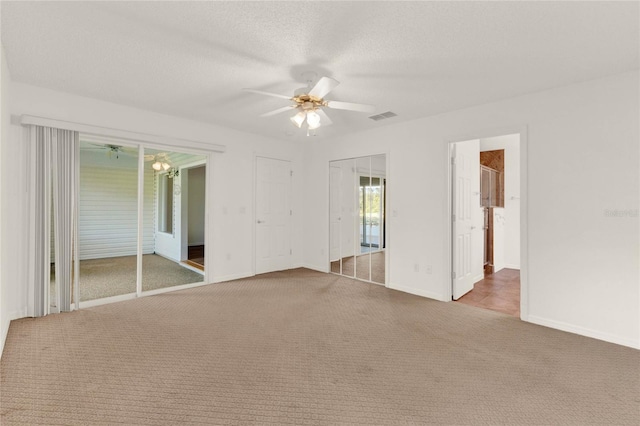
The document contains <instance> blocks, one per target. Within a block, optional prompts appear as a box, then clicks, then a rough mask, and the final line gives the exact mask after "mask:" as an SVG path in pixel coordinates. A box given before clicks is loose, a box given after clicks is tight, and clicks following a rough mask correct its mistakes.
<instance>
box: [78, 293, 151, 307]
mask: <svg viewBox="0 0 640 426" xmlns="http://www.w3.org/2000/svg"><path fill="white" fill-rule="evenodd" d="M137 297H138V296H137V295H136V294H135V293H127V294H119V295H117V296H111V297H103V298H101V299H95V300H87V301H82V300H81V301H80V302H81V303H82V309H86V308H92V307H94V306H100V305H107V304H109V303H114V302H124V301H125V300H133V299H136V298H137ZM74 305H75V303H74ZM74 308H75V306H74Z"/></svg>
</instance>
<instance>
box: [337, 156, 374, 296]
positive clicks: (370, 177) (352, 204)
mask: <svg viewBox="0 0 640 426" xmlns="http://www.w3.org/2000/svg"><path fill="white" fill-rule="evenodd" d="M385 194H386V156H385V155H376V156H368V157H359V158H351V159H345V160H337V161H332V162H330V164H329V247H330V249H329V252H330V253H329V254H330V271H331V272H333V273H336V274H340V275H345V276H348V277H353V278H357V279H359V280H363V281H371V282H375V283H379V284H385V275H386V274H385V267H386V266H385V265H386V262H385V249H386V229H385V228H386V226H385V225H386V215H385V210H386V201H385Z"/></svg>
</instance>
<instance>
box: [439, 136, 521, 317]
mask: <svg viewBox="0 0 640 426" xmlns="http://www.w3.org/2000/svg"><path fill="white" fill-rule="evenodd" d="M512 134H518V135H519V136H520V319H522V320H523V321H528V320H529V232H528V229H529V219H528V212H529V207H528V203H529V193H528V188H529V186H528V170H527V164H528V158H527V154H528V138H527V134H528V128H527V126H526V125H523V126H512V127H505V128H499V129H489V130H479V131H477V132H475V133H472V134H466V135H458V136H454V137H450V138H448V139H446V140H445V143H446V149H445V150H444V151H445V154H446V159H445V161H446V165H447V166H446V178H445V179H444V180H445V185H446V191H445V193H446V197H447V202H446V203H445V205H444V217H445V222H446V223H448V224H449V227H448V232H446V234H445V265H444V271H447V272H446V273H445V274H444V280H443V291H442V294H443V295H444V296H445V300H444V301H447V302H450V301H451V296H452V294H453V292H452V278H451V276H452V275H451V273H452V271H453V256H452V253H451V250H452V248H453V241H452V235H453V233H452V226H453V224H452V220H451V218H452V214H453V212H452V208H451V202H452V185H451V172H452V166H451V149H452V144H453V143H456V142H464V141H467V140H471V139H484V138H490V137H496V136H503V135H512ZM447 295H448V296H447Z"/></svg>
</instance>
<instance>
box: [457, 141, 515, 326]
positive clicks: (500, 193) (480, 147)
mask: <svg viewBox="0 0 640 426" xmlns="http://www.w3.org/2000/svg"><path fill="white" fill-rule="evenodd" d="M450 148H451V149H450V152H451V159H452V160H451V201H452V202H451V211H452V215H451V232H452V237H451V247H452V251H451V258H452V286H451V287H452V290H451V293H452V299H453V300H455V301H457V302H459V303H464V304H467V305H471V306H476V307H480V308H484V309H490V310H494V311H498V312H502V313H506V314H509V315H513V316H518V317H520V316H521V304H522V301H521V287H522V282H521V278H520V269H521V260H520V257H521V255H520V248H521V240H522V238H521V237H522V236H521V234H522V232H521V229H522V226H521V218H520V216H521V209H520V207H521V206H520V200H521V189H522V188H524V186H523V185H522V180H521V174H522V170H521V166H522V164H523V163H524V162H523V161H521V158H522V150H521V135H520V134H519V133H514V134H507V135H501V136H495V137H487V138H481V139H473V140H467V141H462V142H455V143H452V144H451V147H450Z"/></svg>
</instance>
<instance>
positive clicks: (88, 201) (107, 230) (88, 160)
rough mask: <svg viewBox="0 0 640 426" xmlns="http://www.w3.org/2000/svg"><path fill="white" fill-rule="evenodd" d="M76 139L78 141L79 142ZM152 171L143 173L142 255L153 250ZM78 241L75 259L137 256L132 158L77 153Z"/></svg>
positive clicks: (135, 167)
mask: <svg viewBox="0 0 640 426" xmlns="http://www.w3.org/2000/svg"><path fill="white" fill-rule="evenodd" d="M81 139H82V138H81ZM154 209H155V203H154V173H153V170H152V169H150V168H146V169H145V178H144V209H143V217H144V219H143V223H144V228H143V243H142V252H143V253H145V254H146V253H153V251H154V238H153V237H154V236H153V231H154V229H153V224H154V213H155V210H154ZM78 237H79V246H78V249H79V254H80V259H81V260H85V259H100V258H106V257H116V256H133V255H135V254H136V253H137V252H138V159H137V156H127V155H123V154H121V155H120V156H119V158H117V159H116V158H115V156H111V157H109V156H108V155H107V154H106V152H104V151H101V150H92V151H87V150H85V149H82V148H81V149H80V194H79V217H78Z"/></svg>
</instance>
